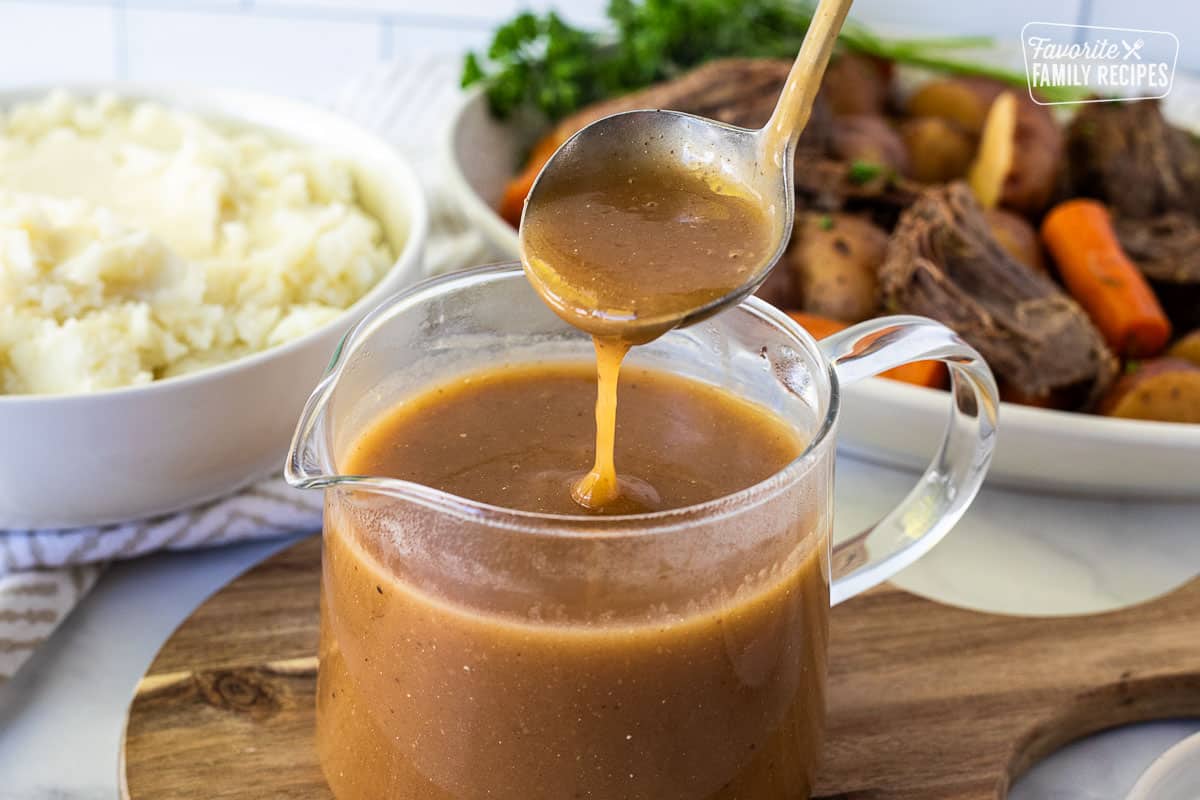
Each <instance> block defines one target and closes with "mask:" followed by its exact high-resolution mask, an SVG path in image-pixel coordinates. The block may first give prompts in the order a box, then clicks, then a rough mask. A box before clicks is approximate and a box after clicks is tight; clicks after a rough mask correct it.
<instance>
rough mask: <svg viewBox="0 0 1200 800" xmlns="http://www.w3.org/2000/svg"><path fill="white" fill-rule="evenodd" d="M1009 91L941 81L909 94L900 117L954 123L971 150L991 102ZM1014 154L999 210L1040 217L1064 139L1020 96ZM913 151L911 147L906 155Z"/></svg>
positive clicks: (1041, 110)
mask: <svg viewBox="0 0 1200 800" xmlns="http://www.w3.org/2000/svg"><path fill="white" fill-rule="evenodd" d="M1011 90H1012V87H1010V86H1007V85H1005V84H1003V83H1001V82H999V81H995V80H991V79H989V78H975V77H963V78H940V79H938V80H932V81H929V82H928V83H925V84H923V85H922V86H921V87H920V88H918V89H917V90H916V91H915V92H913V94H912V95H911V96H910V97H909V98H908V102H907V103H906V104H905V112H906V113H907V114H908V115H909V116H910V117H937V118H939V119H942V120H946V121H948V122H951V123H953V124H954V125H956V126H957V127H958V128H959V129H960V130H962V131H963V132H964V133H965V134H967V136H968V137H969V138H970V141H971V143H972V151H973V148H974V143H975V141H976V140H977V139H978V137H979V134H980V133H981V132H982V131H983V126H984V123H985V122H986V120H987V115H988V110H989V109H990V108H991V105H992V102H993V101H994V100H995V99H996V97H997V96H999V94H1000V93H1001V92H1004V91H1011ZM1013 150H1014V153H1015V155H1016V158H1015V160H1014V162H1013V165H1012V168H1011V169H1010V170H1009V172H1008V174H1007V176H1006V177H1005V180H1004V186H1003V189H1002V191H1001V195H1000V205H1002V206H1004V207H1005V208H1011V209H1013V210H1015V211H1019V212H1021V213H1025V214H1036V213H1040V212H1041V211H1043V210H1045V208H1046V206H1047V204H1049V202H1050V199H1051V198H1052V197H1053V195H1054V189H1055V185H1056V181H1057V179H1058V172H1059V167H1060V166H1061V164H1062V162H1063V158H1064V144H1063V135H1062V130H1061V128H1060V127H1059V125H1058V123H1057V122H1056V121H1055V119H1054V116H1053V115H1052V114H1051V113H1050V110H1049V109H1048V108H1047V107H1046V106H1039V105H1038V104H1037V103H1035V102H1033V101H1032V100H1030V99H1029V97H1028V95H1026V94H1024V93H1021V94H1019V96H1018V103H1017V124H1016V130H1015V132H1014V133H1013ZM912 152H913V148H912V146H911V145H910V146H909V153H910V156H911V154H912ZM964 172H965V168H964ZM914 177H916V175H915V170H914ZM918 180H919V178H918Z"/></svg>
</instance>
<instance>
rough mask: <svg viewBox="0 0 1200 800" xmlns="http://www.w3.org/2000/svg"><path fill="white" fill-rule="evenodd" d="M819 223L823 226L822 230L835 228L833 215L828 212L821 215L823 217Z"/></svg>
mask: <svg viewBox="0 0 1200 800" xmlns="http://www.w3.org/2000/svg"><path fill="white" fill-rule="evenodd" d="M817 224H819V225H820V226H821V230H823V231H831V230H833V217H831V216H829V215H828V214H824V215H822V216H821V219H820V220H819V221H818V223H817Z"/></svg>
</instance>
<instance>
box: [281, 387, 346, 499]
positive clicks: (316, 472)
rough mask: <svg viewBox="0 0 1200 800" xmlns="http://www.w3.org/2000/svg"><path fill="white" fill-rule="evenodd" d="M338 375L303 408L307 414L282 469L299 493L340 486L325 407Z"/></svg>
mask: <svg viewBox="0 0 1200 800" xmlns="http://www.w3.org/2000/svg"><path fill="white" fill-rule="evenodd" d="M335 379H336V375H335V374H334V373H333V372H332V371H331V372H330V373H327V374H326V375H325V378H324V379H323V380H322V381H321V382H320V383H319V384H317V388H316V389H314V390H313V393H312V394H311V395H310V396H309V398H308V402H307V403H305V404H304V413H303V414H301V416H300V422H299V424H298V425H297V426H296V432H295V433H294V434H293V435H292V445H291V448H290V449H289V450H288V456H287V461H286V462H285V463H284V466H283V477H284V479H285V480H286V481H287V482H288V483H289V484H290V485H292V486H294V487H296V488H297V489H324V488H325V487H326V486H331V485H333V484H335V483H337V482H338V480H339V478H340V477H341V476H339V475H337V474H336V470H335V469H334V466H333V457H332V453H331V452H330V447H329V432H328V429H327V428H328V426H327V422H326V417H327V415H326V407H327V406H328V404H329V397H330V395H331V394H332V393H333V384H334V381H335Z"/></svg>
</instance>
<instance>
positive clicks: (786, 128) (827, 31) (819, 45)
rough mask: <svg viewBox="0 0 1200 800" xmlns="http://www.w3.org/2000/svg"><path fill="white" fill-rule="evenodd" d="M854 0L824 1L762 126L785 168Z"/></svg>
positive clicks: (770, 149)
mask: <svg viewBox="0 0 1200 800" xmlns="http://www.w3.org/2000/svg"><path fill="white" fill-rule="evenodd" d="M851 2H852V0H821V2H820V4H819V5H818V6H817V10H816V11H815V12H814V13H813V18H812V21H811V22H810V23H809V25H808V32H807V33H806V34H805V36H804V42H803V43H802V44H801V45H800V52H799V53H798V54H797V55H796V61H795V62H794V63H793V64H792V70H791V72H789V73H788V78H787V83H785V84H784V85H783V92H782V93H781V94H780V95H779V102H778V103H776V104H775V110H774V111H773V112H771V118H770V119H769V120H767V124H766V126H765V127H764V128H763V135H764V137H765V144H766V148H767V152H768V153H770V154H771V156H772V158H774V159H775V160H776V163H777V165H779V166H780V168H782V165H783V164H784V163H786V161H785V155H786V154H787V153H789V152H791V151H792V150H793V149H794V148H795V146H796V141H797V140H798V139H799V138H800V133H801V132H802V131H803V130H804V126H805V125H807V124H808V118H809V116H810V115H811V114H812V107H813V101H814V100H815V99H816V97H817V90H818V89H820V88H821V79H822V78H824V77H825V67H827V66H828V65H829V57H830V56H831V55H833V47H834V45H835V44H837V38H838V34H839V33H841V30H842V23H844V22H845V21H846V15H847V14H848V13H850V3H851Z"/></svg>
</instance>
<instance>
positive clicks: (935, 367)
mask: <svg viewBox="0 0 1200 800" xmlns="http://www.w3.org/2000/svg"><path fill="white" fill-rule="evenodd" d="M787 313H788V316H789V317H791V318H792V319H794V320H795V321H796V322H798V323H799V324H800V327H801V328H804V330H806V331H808V332H809V333H811V334H812V335H813V336H815V337H816V338H818V339H824V338H825V337H826V336H832V335H833V334H835V333H837V332H838V331H843V330H845V329H846V328H849V327H850V326H849V325H848V324H847V323H845V322H842V321H841V320H836V319H830V318H829V317H822V316H820V315H818V314H808V313H806V312H804V311H789V312H787ZM880 377H882V378H890V379H891V380H894V381H900V382H901V383H911V384H913V385H915V386H927V387H929V388H931V389H941V388H942V387H943V386H945V385H946V367H945V365H944V364H942V362H940V361H914V362H913V363H911V364H901V365H900V366H898V367H894V368H892V369H889V370H888V371H887V372H882V373H880Z"/></svg>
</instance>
